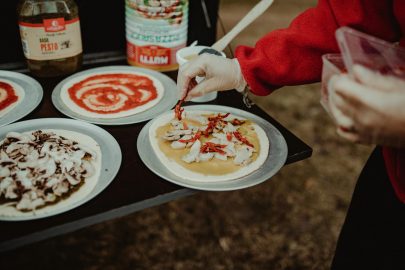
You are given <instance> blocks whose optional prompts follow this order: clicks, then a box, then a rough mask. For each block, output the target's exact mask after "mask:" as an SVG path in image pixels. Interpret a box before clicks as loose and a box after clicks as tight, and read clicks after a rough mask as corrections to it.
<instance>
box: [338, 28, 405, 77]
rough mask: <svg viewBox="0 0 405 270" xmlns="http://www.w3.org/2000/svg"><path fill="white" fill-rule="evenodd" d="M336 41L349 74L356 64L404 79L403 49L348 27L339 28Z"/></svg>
mask: <svg viewBox="0 0 405 270" xmlns="http://www.w3.org/2000/svg"><path fill="white" fill-rule="evenodd" d="M336 39H337V41H338V44H339V47H340V51H341V53H342V57H343V61H344V63H345V66H346V68H347V70H348V72H349V74H352V68H353V66H354V65H356V64H358V65H362V66H365V67H367V68H369V69H372V70H374V71H378V72H380V73H382V74H387V75H392V76H397V77H400V78H405V49H403V48H401V47H399V46H397V45H396V44H393V43H389V42H387V41H384V40H382V39H379V38H376V37H373V36H370V35H367V34H365V33H362V32H359V31H357V30H354V29H352V28H349V27H341V28H339V29H338V30H337V31H336Z"/></svg>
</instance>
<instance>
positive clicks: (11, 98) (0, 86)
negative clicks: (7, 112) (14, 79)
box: [0, 82, 18, 111]
mask: <svg viewBox="0 0 405 270" xmlns="http://www.w3.org/2000/svg"><path fill="white" fill-rule="evenodd" d="M3 91H5V94H6V99H5V100H3V101H0V111H1V110H4V109H5V108H7V107H8V106H10V105H11V104H13V103H14V102H16V101H17V100H18V96H17V95H16V94H15V90H14V88H13V87H12V86H11V85H10V84H8V83H5V82H0V92H3ZM2 94H3V93H2Z"/></svg>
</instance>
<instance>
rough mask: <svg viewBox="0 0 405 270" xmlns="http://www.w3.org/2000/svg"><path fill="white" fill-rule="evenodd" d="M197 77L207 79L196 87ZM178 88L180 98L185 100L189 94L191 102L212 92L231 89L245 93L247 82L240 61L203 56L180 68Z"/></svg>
mask: <svg viewBox="0 0 405 270" xmlns="http://www.w3.org/2000/svg"><path fill="white" fill-rule="evenodd" d="M197 76H199V77H205V79H204V80H203V81H202V82H200V83H199V84H198V85H195V83H193V82H192V81H193V79H194V78H195V77H197ZM194 86H195V87H194ZM177 87H178V90H179V91H180V98H183V97H184V96H185V95H186V94H187V92H188V94H187V98H186V100H190V99H191V98H194V97H199V96H203V95H205V94H207V93H209V92H212V91H225V90H231V89H237V90H238V91H243V89H244V88H245V87H246V81H245V79H244V78H243V75H242V72H241V69H240V66H239V62H238V60H236V59H228V58H224V57H221V56H217V55H211V54H202V55H200V56H198V57H197V58H196V59H193V60H191V61H189V62H187V63H185V64H183V65H182V66H181V67H180V69H179V74H178V77H177Z"/></svg>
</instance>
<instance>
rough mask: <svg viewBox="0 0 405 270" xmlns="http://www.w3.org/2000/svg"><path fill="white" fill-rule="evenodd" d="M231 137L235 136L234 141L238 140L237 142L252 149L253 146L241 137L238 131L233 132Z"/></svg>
mask: <svg viewBox="0 0 405 270" xmlns="http://www.w3.org/2000/svg"><path fill="white" fill-rule="evenodd" d="M233 135H234V136H235V138H236V139H238V140H239V141H241V142H242V143H244V144H246V145H248V146H250V147H254V146H253V144H251V143H250V142H249V141H248V140H247V139H246V138H245V137H243V136H242V134H240V132H239V131H235V132H234V133H233Z"/></svg>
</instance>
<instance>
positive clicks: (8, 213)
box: [0, 129, 102, 219]
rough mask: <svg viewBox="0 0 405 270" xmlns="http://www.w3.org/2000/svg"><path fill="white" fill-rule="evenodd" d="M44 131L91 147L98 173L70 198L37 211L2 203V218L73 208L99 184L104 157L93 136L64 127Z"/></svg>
mask: <svg viewBox="0 0 405 270" xmlns="http://www.w3.org/2000/svg"><path fill="white" fill-rule="evenodd" d="M42 131H44V132H53V133H55V134H56V135H59V136H63V137H65V138H67V139H70V140H73V141H76V142H79V144H80V145H83V146H84V147H86V148H89V149H91V150H93V151H94V152H96V154H97V158H96V160H95V161H93V162H92V164H93V166H94V169H95V172H96V173H95V174H94V175H93V176H92V177H90V178H86V179H85V182H84V184H83V185H82V186H81V187H80V188H79V189H78V190H76V191H75V192H73V193H72V194H70V196H69V197H68V198H66V199H63V200H60V201H59V202H57V203H55V204H51V205H48V206H45V207H43V208H41V209H38V210H35V211H32V212H21V211H19V210H17V209H16V208H15V207H14V206H7V205H0V219H1V217H35V216H36V215H43V214H48V213H51V212H59V211H61V210H63V209H64V208H67V207H69V208H72V206H74V205H76V204H78V203H79V202H80V201H81V200H82V199H84V198H86V197H87V195H89V194H90V193H91V192H92V191H93V189H94V187H95V186H96V185H97V182H98V180H99V178H100V173H101V159H102V157H101V149H100V146H99V145H98V143H97V142H96V141H95V140H94V139H93V138H91V137H89V136H87V135H84V134H81V133H78V132H74V131H69V130H62V129H42ZM30 132H32V131H30ZM24 133H26V132H24ZM28 133H29V132H28ZM3 141H4V140H2V141H1V142H0V144H2V143H3Z"/></svg>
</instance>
